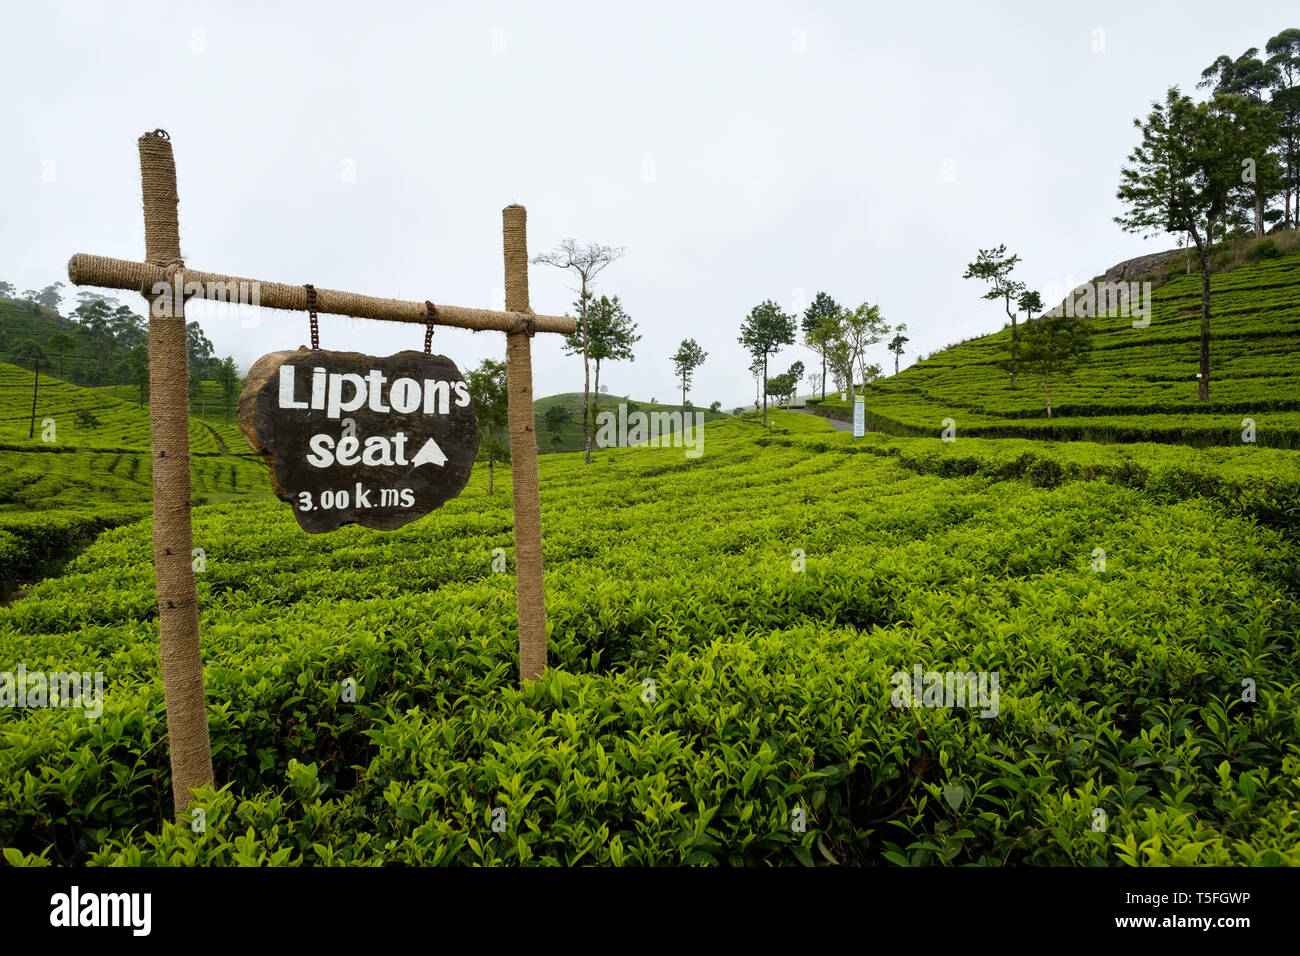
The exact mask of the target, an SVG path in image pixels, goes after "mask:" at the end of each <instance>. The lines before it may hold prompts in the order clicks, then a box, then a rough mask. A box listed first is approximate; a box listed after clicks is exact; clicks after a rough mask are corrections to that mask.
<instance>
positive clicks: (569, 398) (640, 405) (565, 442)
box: [533, 392, 727, 454]
mask: <svg viewBox="0 0 1300 956" xmlns="http://www.w3.org/2000/svg"><path fill="white" fill-rule="evenodd" d="M593 397H594V398H595V400H596V408H597V413H598V414H599V412H602V411H609V412H613V413H614V414H618V407H619V405H621V404H626V405H627V407H628V412H629V414H630V413H632V412H635V411H641V412H644V413H645V414H647V415H649V414H652V413H654V412H668V413H672V412H680V411H681V410H682V407H681V405H673V404H671V403H668V404H665V403H663V402H657V403H655V402H641V401H635V400H633V399H628V398H623V397H621V396H618V395H597V396H593ZM557 405H558V406H560V407H561V408H564V409H565V410H566V411H567V412H568V413H569V424H567V425H565V426H564V427H563V428H561V429H560V432H559V435H558V436H555V435H552V433H551V430H550V429H549V428H548V427H547V425H546V412H547V410H548V409H550V408H552V407H554V406H557ZM693 412H701V413H702V414H703V415H704V420H705V421H706V422H712V421H716V420H718V419H719V418H726V417H727V413H726V412H711V411H709V410H708V408H699V407H697V408H695V409H693ZM533 420H534V422H535V423H536V426H537V450H538V451H539V452H540V453H542V454H548V453H551V452H565V451H582V448H583V440H582V392H561V393H560V394H558V395H547V396H546V397H545V398H539V399H537V400H536V401H535V402H533ZM593 424H594V423H593ZM557 439H558V440H557Z"/></svg>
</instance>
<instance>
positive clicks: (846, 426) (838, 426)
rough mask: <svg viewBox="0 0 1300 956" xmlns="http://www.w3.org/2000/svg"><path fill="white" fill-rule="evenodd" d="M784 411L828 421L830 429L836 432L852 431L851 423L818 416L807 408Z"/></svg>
mask: <svg viewBox="0 0 1300 956" xmlns="http://www.w3.org/2000/svg"><path fill="white" fill-rule="evenodd" d="M786 411H789V412H798V413H799V414H800V415H815V416H816V417H817V418H820V419H822V420H823V421H828V422H830V423H831V427H832V428H834V429H835V430H836V431H837V432H851V431H853V423H852V422H842V421H840V420H839V419H838V418H827V417H826V416H825V415H818V414H817V413H816V412H814V411H811V410H810V409H807V408H788V409H786Z"/></svg>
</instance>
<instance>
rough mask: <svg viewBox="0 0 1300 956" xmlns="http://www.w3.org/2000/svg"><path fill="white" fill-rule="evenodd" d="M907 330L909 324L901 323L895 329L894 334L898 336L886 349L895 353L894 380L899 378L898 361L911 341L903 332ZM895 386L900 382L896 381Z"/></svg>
mask: <svg viewBox="0 0 1300 956" xmlns="http://www.w3.org/2000/svg"><path fill="white" fill-rule="evenodd" d="M906 330H907V323H906V322H904V323H901V324H900V325H899V326H898V327H897V328H895V329H894V332H895V333H897V334H896V335H895V336H894V337H893V338H892V339H891V340H890V342H889V344H888V345H887V346H885V348H887V349H889V351H891V352H893V353H894V378H895V379H897V378H898V360H899V359H900V358H902V356H903V346H904V345H906V344H907V343H908V341H909V339H908V337H907V336H906V335H903V332H905V331H906ZM894 385H895V386H897V385H898V382H897V381H895V382H894Z"/></svg>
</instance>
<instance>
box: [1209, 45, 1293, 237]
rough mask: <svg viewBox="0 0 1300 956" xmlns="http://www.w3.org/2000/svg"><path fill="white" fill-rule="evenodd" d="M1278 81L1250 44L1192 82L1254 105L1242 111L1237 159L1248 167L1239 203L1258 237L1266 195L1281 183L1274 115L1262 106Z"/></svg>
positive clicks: (1273, 68) (1222, 58)
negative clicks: (1245, 49)
mask: <svg viewBox="0 0 1300 956" xmlns="http://www.w3.org/2000/svg"><path fill="white" fill-rule="evenodd" d="M1277 80H1278V77H1277V66H1276V64H1273V63H1271V62H1269V63H1266V62H1264V61H1263V60H1261V59H1260V58H1259V49H1258V48H1257V47H1251V48H1250V49H1249V50H1247V51H1246V52H1245V53H1243V54H1242V55H1241V56H1239V57H1237V58H1236V59H1235V60H1234V59H1232V58H1231V57H1228V56H1220V57H1219V58H1218V59H1216V60H1215V61H1214V62H1213V63H1212V64H1211V65H1210V66H1208V67H1207V68H1206V69H1204V70H1202V71H1201V81H1200V82H1199V83H1197V84H1196V85H1197V86H1199V87H1202V88H1205V87H1209V88H1211V89H1212V90H1213V91H1214V92H1215V93H1223V94H1228V95H1230V96H1239V97H1242V98H1244V99H1246V100H1249V101H1250V102H1251V103H1252V104H1253V105H1254V107H1255V109H1252V110H1246V111H1244V113H1243V116H1242V120H1243V123H1244V125H1245V127H1246V128H1244V129H1243V130H1241V132H1242V133H1243V139H1242V141H1241V147H1242V148H1243V149H1244V150H1245V152H1244V153H1243V155H1242V156H1241V157H1240V158H1239V160H1238V161H1239V162H1244V163H1246V164H1247V166H1248V168H1247V169H1246V170H1245V171H1244V172H1243V174H1242V183H1243V187H1244V188H1241V189H1239V190H1238V191H1239V192H1241V193H1243V194H1244V196H1245V201H1244V202H1243V205H1244V206H1245V207H1246V208H1248V209H1250V210H1251V212H1252V213H1253V216H1252V218H1253V231H1254V234H1255V237H1256V238H1258V237H1260V236H1262V235H1263V234H1264V206H1265V204H1266V202H1267V197H1268V196H1271V195H1273V194H1275V193H1276V192H1278V191H1279V189H1280V188H1281V185H1282V179H1283V177H1282V172H1281V166H1280V163H1279V162H1278V161H1277V158H1276V157H1275V156H1274V155H1273V153H1272V148H1273V146H1274V145H1276V143H1277V135H1276V134H1277V131H1276V125H1277V120H1278V117H1277V114H1276V112H1275V111H1274V110H1273V109H1271V108H1268V107H1266V106H1265V103H1264V91H1265V90H1267V89H1269V88H1271V87H1272V86H1273V85H1274V84H1275V83H1276V82H1277Z"/></svg>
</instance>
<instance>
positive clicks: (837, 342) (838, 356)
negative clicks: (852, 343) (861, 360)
mask: <svg viewBox="0 0 1300 956" xmlns="http://www.w3.org/2000/svg"><path fill="white" fill-rule="evenodd" d="M826 361H827V366H828V367H829V368H830V371H831V374H832V375H834V376H835V387H836V388H838V389H839V390H840V391H853V350H852V349H850V348H849V343H848V342H847V341H846V340H845V339H844V338H843V337H842V336H836V337H835V339H834V340H832V341H831V343H830V345H829V346H828V347H827V349H826ZM853 398H854V400H855V401H856V400H857V395H856V393H855V394H854V396H853Z"/></svg>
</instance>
